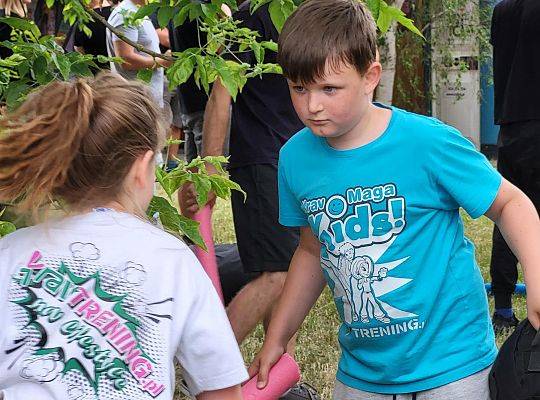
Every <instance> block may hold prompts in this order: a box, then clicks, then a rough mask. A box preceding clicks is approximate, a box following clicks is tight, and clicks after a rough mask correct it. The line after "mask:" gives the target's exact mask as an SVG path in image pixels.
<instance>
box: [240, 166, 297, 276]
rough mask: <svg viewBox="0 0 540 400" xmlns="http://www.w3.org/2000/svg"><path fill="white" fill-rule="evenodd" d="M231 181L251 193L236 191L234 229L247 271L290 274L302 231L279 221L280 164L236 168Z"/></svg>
mask: <svg viewBox="0 0 540 400" xmlns="http://www.w3.org/2000/svg"><path fill="white" fill-rule="evenodd" d="M229 173H230V177H231V179H232V180H233V181H234V182H236V183H238V184H239V185H240V186H241V187H242V189H243V190H244V191H245V192H246V194H247V199H246V201H245V202H244V196H243V195H242V193H240V192H237V191H233V193H232V209H233V219H234V229H235V231H236V240H237V243H238V250H239V252H240V258H241V259H242V264H243V266H244V270H245V271H246V272H265V271H267V272H278V271H287V270H288V269H289V264H290V262H291V258H292V256H293V254H294V251H295V250H296V247H297V246H298V240H299V237H300V233H299V229H298V228H287V227H284V226H282V225H280V223H279V222H278V216H279V199H278V184H277V165H271V164H256V165H248V166H245V167H239V168H233V169H231V170H230V171H229Z"/></svg>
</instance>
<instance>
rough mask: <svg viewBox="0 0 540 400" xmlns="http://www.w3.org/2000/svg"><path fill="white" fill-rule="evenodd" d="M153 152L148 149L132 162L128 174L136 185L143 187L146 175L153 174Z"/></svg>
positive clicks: (146, 178)
mask: <svg viewBox="0 0 540 400" xmlns="http://www.w3.org/2000/svg"><path fill="white" fill-rule="evenodd" d="M154 154H155V153H154V152H153V151H152V150H148V151H147V152H146V153H144V154H142V155H140V156H139V157H138V158H137V159H136V160H135V162H134V163H133V165H132V167H131V170H130V173H129V175H128V176H129V177H130V178H131V180H132V183H133V184H135V185H136V187H138V188H143V187H145V185H146V182H147V180H148V176H149V175H150V174H152V175H153V174H154V169H155V163H154Z"/></svg>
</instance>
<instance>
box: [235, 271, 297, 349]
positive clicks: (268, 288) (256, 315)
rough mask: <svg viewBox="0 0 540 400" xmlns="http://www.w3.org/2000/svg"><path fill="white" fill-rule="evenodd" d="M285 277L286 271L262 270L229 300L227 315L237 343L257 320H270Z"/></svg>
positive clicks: (250, 330)
mask: <svg viewBox="0 0 540 400" xmlns="http://www.w3.org/2000/svg"><path fill="white" fill-rule="evenodd" d="M286 277H287V273H286V272H263V273H262V274H261V276H259V277H258V278H257V279H255V280H253V281H251V282H250V283H248V284H247V285H246V286H244V287H243V288H242V289H241V290H240V291H239V292H238V294H237V295H236V296H235V297H234V298H233V299H232V300H231V302H230V303H229V306H228V307H227V315H228V316H229V321H230V322H231V326H232V329H233V332H234V335H235V337H236V340H237V341H238V343H242V342H243V341H244V339H245V338H246V337H247V336H248V335H249V334H250V333H251V332H252V331H253V329H255V327H256V326H257V324H258V323H259V322H261V321H263V320H265V321H269V320H270V317H271V314H272V310H273V308H274V306H275V304H276V302H277V300H278V298H279V296H280V294H281V291H282V289H283V284H284V283H285V278H286Z"/></svg>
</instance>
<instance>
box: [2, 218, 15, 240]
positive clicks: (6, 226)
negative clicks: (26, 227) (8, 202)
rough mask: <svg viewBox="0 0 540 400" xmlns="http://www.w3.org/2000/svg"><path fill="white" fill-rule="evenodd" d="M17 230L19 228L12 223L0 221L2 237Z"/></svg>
mask: <svg viewBox="0 0 540 400" xmlns="http://www.w3.org/2000/svg"><path fill="white" fill-rule="evenodd" d="M16 230H17V228H16V227H15V225H13V224H12V223H11V222H7V221H0V237H2V236H6V235H9V234H10V233H12V232H15V231H16Z"/></svg>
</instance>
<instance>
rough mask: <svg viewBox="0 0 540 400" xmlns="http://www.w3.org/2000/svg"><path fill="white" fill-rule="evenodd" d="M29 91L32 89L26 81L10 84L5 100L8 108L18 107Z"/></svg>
mask: <svg viewBox="0 0 540 400" xmlns="http://www.w3.org/2000/svg"><path fill="white" fill-rule="evenodd" d="M29 89H30V87H29V86H28V84H27V83H26V81H12V82H10V83H9V85H8V87H7V89H6V92H5V98H6V103H7V105H8V107H9V108H11V109H13V108H15V107H16V106H18V105H19V103H20V102H21V101H22V100H23V98H24V95H25V94H26V92H28V90H29Z"/></svg>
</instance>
